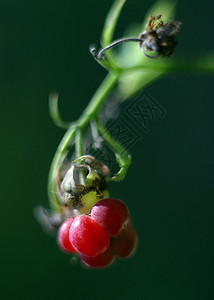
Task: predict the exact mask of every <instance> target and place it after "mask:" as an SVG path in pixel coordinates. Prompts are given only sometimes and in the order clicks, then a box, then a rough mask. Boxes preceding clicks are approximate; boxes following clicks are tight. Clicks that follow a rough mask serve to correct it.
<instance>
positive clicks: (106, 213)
mask: <svg viewBox="0 0 214 300" xmlns="http://www.w3.org/2000/svg"><path fill="white" fill-rule="evenodd" d="M128 216H129V211H128V208H127V206H126V205H125V204H124V203H123V202H122V201H121V200H118V199H111V198H107V199H103V200H100V201H99V202H97V203H96V204H95V205H94V206H93V207H92V210H91V217H92V219H93V220H95V221H96V223H97V224H99V225H100V227H101V228H102V229H103V230H104V231H105V232H106V233H107V234H108V235H109V236H110V237H114V236H117V235H118V234H119V233H120V231H121V229H122V228H123V225H124V223H125V222H126V221H127V219H128Z"/></svg>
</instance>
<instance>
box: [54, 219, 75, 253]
mask: <svg viewBox="0 0 214 300" xmlns="http://www.w3.org/2000/svg"><path fill="white" fill-rule="evenodd" d="M74 218H75V217H72V218H69V219H67V220H65V221H64V222H63V223H62V225H61V226H60V228H59V230H58V244H59V247H60V248H61V249H62V250H64V251H66V252H69V253H73V252H75V251H76V250H75V249H74V247H73V246H72V244H71V242H70V239H69V230H70V227H71V224H72V223H73V221H74Z"/></svg>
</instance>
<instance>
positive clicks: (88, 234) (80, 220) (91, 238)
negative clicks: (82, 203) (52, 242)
mask: <svg viewBox="0 0 214 300" xmlns="http://www.w3.org/2000/svg"><path fill="white" fill-rule="evenodd" d="M69 239H70V242H71V244H72V245H73V247H74V248H75V250H76V251H77V252H80V253H82V254H85V255H88V256H96V255H98V254H99V253H101V252H104V251H105V250H106V249H107V248H108V246H109V237H108V235H107V234H106V233H105V232H104V231H103V229H102V228H101V227H100V226H99V225H98V224H97V223H96V222H95V221H94V220H93V219H92V218H91V217H90V216H88V215H81V216H78V217H76V218H75V220H74V221H73V223H72V225H71V227H70V231H69Z"/></svg>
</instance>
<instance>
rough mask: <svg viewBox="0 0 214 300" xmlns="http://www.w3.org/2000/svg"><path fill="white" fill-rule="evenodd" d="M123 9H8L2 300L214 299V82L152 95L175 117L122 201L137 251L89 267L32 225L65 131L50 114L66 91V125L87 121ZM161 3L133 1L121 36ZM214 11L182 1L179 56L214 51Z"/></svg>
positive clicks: (143, 144)
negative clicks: (97, 56)
mask: <svg viewBox="0 0 214 300" xmlns="http://www.w3.org/2000/svg"><path fill="white" fill-rule="evenodd" d="M111 3H112V1H98V0H92V1H71V0H70V1H69V0H60V1H59V0H51V1H50V0H42V1H41V0H37V1H34V0H31V1H26V0H20V1H15V0H0V101H1V102H0V103H1V104H0V105H1V110H0V112H1V117H0V123H1V127H0V128H1V181H0V182H1V218H0V220H1V229H2V230H1V247H0V249H1V255H0V257H1V264H0V270H1V280H0V285H1V288H0V293H1V294H2V296H1V299H95V300H96V299H106V300H107V299H112V300H114V299H119V298H120V299H142V300H153V299H154V300H167V299H170V300H190V299H194V300H196V299H205V300H208V299H213V297H214V291H213V272H214V269H213V266H214V265H213V262H214V261H213V246H214V235H213V228H214V226H213V223H214V221H213V219H214V204H213V201H214V186H213V181H214V172H213V169H214V142H213V132H214V117H213V116H214V101H213V100H214V89H213V79H214V77H213V75H208V74H203V75H202V74H178V75H173V76H171V77H167V78H164V79H161V80H159V81H157V82H156V83H154V84H152V85H151V86H149V87H148V88H147V91H148V92H149V93H150V94H151V95H152V96H153V97H154V99H156V100H157V101H158V102H159V103H160V104H161V105H162V106H163V107H164V108H165V110H166V111H167V114H166V116H165V118H163V119H160V120H157V121H156V122H153V123H151V124H150V128H149V133H148V134H145V135H144V136H143V139H142V141H140V142H138V143H137V144H136V145H135V146H134V147H133V148H132V155H133V164H132V166H131V168H130V170H129V172H128V174H127V177H126V179H125V181H124V182H122V183H115V184H112V186H111V194H112V195H113V196H114V197H118V198H121V199H122V200H123V201H124V202H125V203H127V205H128V207H129V210H130V213H131V215H132V219H133V223H134V226H135V228H136V229H137V231H138V233H139V246H138V249H137V251H136V254H135V255H134V256H133V257H131V258H130V259H127V260H119V261H117V262H116V263H115V264H114V265H113V266H112V267H110V268H108V269H104V270H88V269H86V268H83V267H82V266H81V265H80V264H79V263H77V264H74V263H71V262H70V257H69V256H67V255H64V254H63V253H61V252H60V251H59V249H58V246H57V244H56V241H55V239H54V238H52V237H50V236H48V235H46V234H45V233H44V232H43V231H42V229H41V227H40V225H39V224H38V223H37V221H36V220H35V218H34V216H33V209H34V207H35V206H36V205H38V204H42V205H44V206H46V207H48V200H47V193H46V184H47V176H48V170H49V166H50V163H51V160H52V158H53V155H54V152H55V150H56V147H57V145H58V143H59V142H60V139H61V138H62V136H63V134H64V131H63V130H62V129H59V128H57V127H55V125H54V124H53V123H52V121H51V120H50V117H49V113H48V100H47V99H48V95H49V92H50V91H52V90H56V91H58V92H59V93H60V97H61V98H60V111H61V113H62V115H63V117H64V119H66V120H68V121H70V120H74V119H76V118H78V116H79V115H80V114H81V112H82V110H83V109H84V107H85V106H86V104H87V103H88V101H89V99H90V97H91V96H92V94H93V93H94V91H95V90H96V88H97V87H98V85H99V83H100V82H101V81H102V79H103V78H104V76H105V73H106V72H105V70H103V69H102V68H101V67H100V66H99V65H98V64H96V62H95V61H94V60H93V58H92V57H91V55H90V53H89V51H88V46H89V45H90V44H91V43H97V44H99V37H100V33H101V29H102V26H103V22H104V18H105V15H106V12H107V11H108V9H109V7H110V5H111ZM153 3H154V2H153V1H150V0H147V1H140V0H129V1H128V2H127V4H126V6H125V7H124V10H123V13H122V15H121V18H120V20H119V24H118V27H117V31H116V36H117V37H120V36H122V35H123V31H124V29H125V28H126V27H127V26H128V25H129V24H131V23H132V22H136V21H137V22H141V21H142V18H143V16H144V13H145V12H146V11H147V9H148V8H149V7H150V6H151V5H152V4H153ZM213 8H214V4H213V2H212V1H211V0H208V1H206V3H202V2H201V1H193V0H189V1H178V5H177V19H179V20H181V21H182V22H183V27H182V31H181V33H180V34H179V44H178V46H177V48H176V53H175V56H179V55H180V56H186V57H192V56H193V55H206V54H208V53H210V52H212V51H214V42H213V38H212V36H213V34H212V26H213V23H212V19H213V13H212V12H213Z"/></svg>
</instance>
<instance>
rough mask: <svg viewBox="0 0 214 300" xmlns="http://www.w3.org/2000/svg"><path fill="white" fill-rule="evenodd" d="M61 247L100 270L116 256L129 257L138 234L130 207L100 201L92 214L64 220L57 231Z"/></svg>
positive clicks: (119, 202) (114, 200)
mask: <svg viewBox="0 0 214 300" xmlns="http://www.w3.org/2000/svg"><path fill="white" fill-rule="evenodd" d="M58 244H59V247H60V248H61V249H62V250H64V251H65V252H68V253H78V254H79V256H80V258H81V260H82V261H83V263H84V264H85V265H86V266H88V267H91V268H101V267H106V266H109V265H110V264H112V263H113V261H114V259H115V257H116V256H118V257H120V258H125V257H128V256H130V255H131V254H132V253H133V252H134V250H135V248H136V245H137V233H136V231H135V230H134V228H133V227H132V225H131V221H130V217H129V211H128V208H127V206H126V205H125V204H124V203H123V202H122V201H121V200H118V199H112V198H107V199H103V200H100V201H99V202H97V203H96V204H95V205H94V206H93V207H92V209H91V211H90V214H88V215H80V216H77V217H75V216H74V217H71V218H69V219H67V220H65V221H64V222H63V223H62V225H61V227H60V228H59V231H58Z"/></svg>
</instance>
